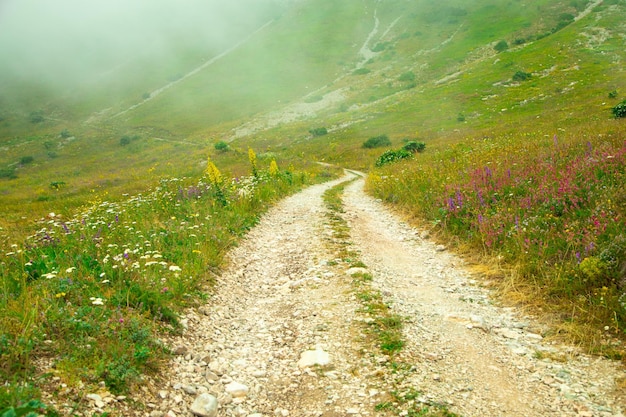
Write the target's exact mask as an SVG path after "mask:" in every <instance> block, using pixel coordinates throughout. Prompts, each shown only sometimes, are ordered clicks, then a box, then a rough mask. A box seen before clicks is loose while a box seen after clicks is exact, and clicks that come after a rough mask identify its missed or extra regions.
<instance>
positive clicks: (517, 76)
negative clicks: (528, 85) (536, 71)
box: [513, 71, 533, 81]
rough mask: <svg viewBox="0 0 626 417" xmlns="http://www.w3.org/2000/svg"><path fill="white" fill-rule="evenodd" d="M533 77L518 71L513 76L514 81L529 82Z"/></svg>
mask: <svg viewBox="0 0 626 417" xmlns="http://www.w3.org/2000/svg"><path fill="white" fill-rule="evenodd" d="M532 76H533V75H532V74H531V73H529V72H524V71H517V72H516V73H515V74H513V81H526V80H529V79H530V78H531V77H532Z"/></svg>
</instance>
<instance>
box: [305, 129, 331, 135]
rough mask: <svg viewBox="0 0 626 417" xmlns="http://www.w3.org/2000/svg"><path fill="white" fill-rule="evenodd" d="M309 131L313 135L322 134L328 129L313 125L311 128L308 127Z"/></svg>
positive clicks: (326, 132) (325, 133)
mask: <svg viewBox="0 0 626 417" xmlns="http://www.w3.org/2000/svg"><path fill="white" fill-rule="evenodd" d="M309 133H310V134H312V135H313V136H324V135H327V134H328V129H326V128H325V127H315V128H313V129H309Z"/></svg>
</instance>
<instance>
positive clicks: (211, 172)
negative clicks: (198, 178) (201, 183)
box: [206, 159, 222, 186]
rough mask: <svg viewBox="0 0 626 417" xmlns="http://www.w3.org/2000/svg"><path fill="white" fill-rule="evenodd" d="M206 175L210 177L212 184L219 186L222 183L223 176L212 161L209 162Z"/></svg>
mask: <svg viewBox="0 0 626 417" xmlns="http://www.w3.org/2000/svg"><path fill="white" fill-rule="evenodd" d="M206 173H207V175H208V176H209V181H211V184H213V185H215V186H219V185H220V184H221V183H222V174H221V172H220V170H219V169H217V167H216V166H215V164H214V163H213V162H212V161H211V160H210V159H209V161H208V162H207V168H206Z"/></svg>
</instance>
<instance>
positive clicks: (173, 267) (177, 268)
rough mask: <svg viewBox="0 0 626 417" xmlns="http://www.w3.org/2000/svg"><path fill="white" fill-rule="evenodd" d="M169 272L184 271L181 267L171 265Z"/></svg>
mask: <svg viewBox="0 0 626 417" xmlns="http://www.w3.org/2000/svg"><path fill="white" fill-rule="evenodd" d="M169 270H170V271H173V272H176V271H182V269H180V266H176V265H170V267H169Z"/></svg>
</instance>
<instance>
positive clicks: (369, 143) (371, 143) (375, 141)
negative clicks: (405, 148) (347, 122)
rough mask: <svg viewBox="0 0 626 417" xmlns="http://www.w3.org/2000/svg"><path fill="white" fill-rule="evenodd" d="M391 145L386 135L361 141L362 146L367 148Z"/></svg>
mask: <svg viewBox="0 0 626 417" xmlns="http://www.w3.org/2000/svg"><path fill="white" fill-rule="evenodd" d="M383 146H391V141H390V140H389V137H388V136H387V135H379V136H374V137H371V138H369V139H368V140H366V141H365V142H363V147H364V148H367V149H373V148H381V147H383Z"/></svg>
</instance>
